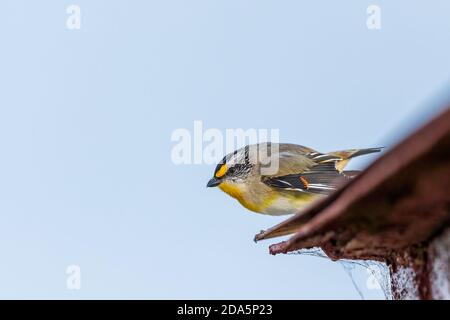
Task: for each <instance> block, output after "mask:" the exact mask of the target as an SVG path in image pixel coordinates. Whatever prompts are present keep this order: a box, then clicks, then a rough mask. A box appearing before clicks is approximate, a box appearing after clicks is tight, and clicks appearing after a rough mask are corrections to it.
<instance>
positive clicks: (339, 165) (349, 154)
mask: <svg viewBox="0 0 450 320" xmlns="http://www.w3.org/2000/svg"><path fill="white" fill-rule="evenodd" d="M382 149H383V147H381V148H367V149H349V150H343V151H334V152H330V153H329V155H332V156H336V157H339V158H341V159H342V160H339V161H337V162H336V169H337V170H338V171H339V172H342V171H343V170H344V168H345V166H346V165H347V163H348V162H349V161H350V159H352V158H355V157H359V156H363V155H366V154H371V153H375V152H380V151H381V150H382Z"/></svg>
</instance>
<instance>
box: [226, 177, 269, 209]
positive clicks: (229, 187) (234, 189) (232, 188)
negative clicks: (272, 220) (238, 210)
mask: <svg viewBox="0 0 450 320" xmlns="http://www.w3.org/2000/svg"><path fill="white" fill-rule="evenodd" d="M219 188H220V189H221V190H222V191H223V192H225V193H227V194H229V195H230V196H232V197H233V198H235V199H236V200H237V201H239V203H240V204H242V205H243V206H244V207H246V208H247V209H248V210H251V211H255V212H261V210H262V209H263V207H264V206H265V205H264V204H263V205H260V204H257V203H255V202H251V201H249V200H248V199H246V197H245V196H244V190H242V189H241V188H240V187H238V186H237V185H235V184H231V183H227V182H222V183H221V184H220V185H219Z"/></svg>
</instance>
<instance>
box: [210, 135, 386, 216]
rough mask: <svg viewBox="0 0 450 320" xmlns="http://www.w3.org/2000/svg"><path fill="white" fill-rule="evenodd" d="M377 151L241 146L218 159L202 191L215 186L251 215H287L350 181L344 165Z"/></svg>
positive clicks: (261, 145) (283, 146)
mask: <svg viewBox="0 0 450 320" xmlns="http://www.w3.org/2000/svg"><path fill="white" fill-rule="evenodd" d="M381 149H382V148H368V149H350V150H344V151H335V152H330V153H321V152H318V151H316V150H313V149H311V148H307V147H304V146H301V145H296V144H289V143H270V142H269V143H260V144H255V145H247V146H245V147H243V148H241V149H238V150H236V151H234V152H232V153H230V154H228V155H226V156H225V157H224V158H223V159H222V161H221V162H220V163H219V164H218V165H217V167H216V169H215V171H214V176H213V178H212V179H211V180H209V181H208V184H207V187H217V186H218V187H219V188H220V189H221V190H222V191H224V192H225V193H227V194H229V195H230V196H231V197H233V198H235V199H236V200H238V201H239V202H240V203H241V205H243V206H244V207H245V208H247V209H249V210H251V211H254V212H257V213H262V214H267V215H285V214H292V213H295V212H298V211H299V210H300V209H304V208H305V207H307V206H308V205H310V204H311V203H313V202H314V201H315V200H317V199H320V198H322V197H325V196H327V195H329V194H330V193H332V192H333V191H335V190H336V189H337V188H338V187H339V186H342V185H343V184H344V183H346V182H347V181H349V180H350V179H352V178H353V177H355V176H356V175H357V174H358V172H359V171H344V168H345V166H346V165H347V164H348V162H349V160H350V159H352V158H354V157H358V156H362V155H365V154H370V153H374V152H379V151H381ZM274 164H276V166H272V165H274ZM271 166H272V168H271ZM273 167H276V168H275V169H276V170H273ZM268 168H269V169H270V168H271V170H268Z"/></svg>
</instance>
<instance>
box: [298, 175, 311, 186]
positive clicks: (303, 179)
mask: <svg viewBox="0 0 450 320" xmlns="http://www.w3.org/2000/svg"><path fill="white" fill-rule="evenodd" d="M300 180H301V181H302V183H303V186H304V187H305V189H308V188H309V182H308V180H306V179H305V178H303V177H302V176H300Z"/></svg>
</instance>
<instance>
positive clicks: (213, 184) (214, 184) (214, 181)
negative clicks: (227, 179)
mask: <svg viewBox="0 0 450 320" xmlns="http://www.w3.org/2000/svg"><path fill="white" fill-rule="evenodd" d="M221 183H222V181H220V180H219V179H216V178H212V179H211V180H209V181H208V184H207V185H206V187H207V188H212V187H217V186H218V185H219V184H221Z"/></svg>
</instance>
